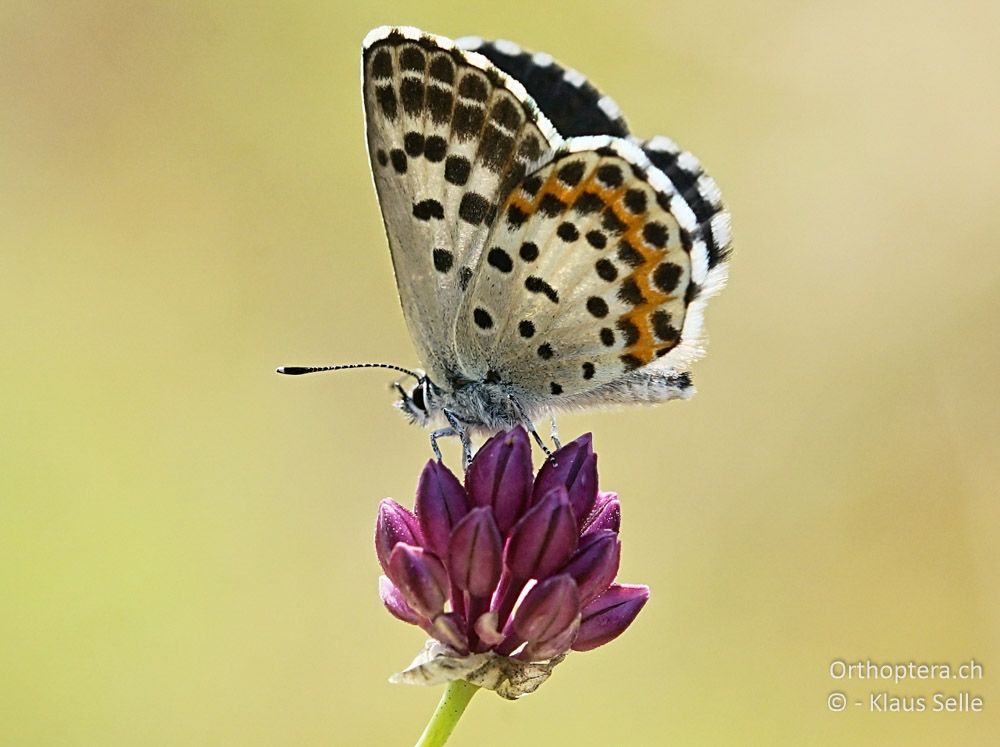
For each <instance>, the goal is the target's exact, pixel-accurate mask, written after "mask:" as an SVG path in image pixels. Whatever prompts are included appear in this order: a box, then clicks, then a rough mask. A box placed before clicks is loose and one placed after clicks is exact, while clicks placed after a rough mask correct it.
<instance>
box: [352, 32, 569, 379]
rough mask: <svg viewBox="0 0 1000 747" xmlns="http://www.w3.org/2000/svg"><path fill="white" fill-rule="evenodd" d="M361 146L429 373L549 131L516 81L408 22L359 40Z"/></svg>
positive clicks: (439, 365) (553, 139) (440, 375)
mask: <svg viewBox="0 0 1000 747" xmlns="http://www.w3.org/2000/svg"><path fill="white" fill-rule="evenodd" d="M362 79H363V90H364V105H365V119H366V128H367V138H368V152H369V157H370V159H371V165H372V173H373V175H374V180H375V187H376V190H377V192H378V197H379V204H380V206H381V209H382V217H383V220H384V222H385V229H386V234H387V236H388V240H389V249H390V252H391V254H392V263H393V269H394V271H395V275H396V285H397V287H398V289H399V297H400V302H401V304H402V307H403V314H404V316H405V318H406V323H407V327H408V328H409V331H410V336H411V337H412V339H413V342H414V345H415V346H416V348H417V352H418V354H419V356H420V358H421V360H422V362H423V364H424V366H425V367H426V368H427V369H428V373H429V374H430V375H431V377H432V378H433V379H435V380H437V381H439V382H442V383H444V382H446V381H448V380H449V379H451V378H452V376H453V374H454V371H455V369H456V359H455V348H454V324H455V317H456V314H457V312H458V308H459V302H460V299H461V297H462V294H463V292H464V291H465V289H466V286H467V284H468V282H469V280H470V278H471V277H472V275H473V268H475V266H476V264H477V261H478V258H479V254H480V252H481V249H482V247H483V245H484V243H485V241H486V237H487V235H488V233H489V231H490V227H491V225H492V224H493V223H494V221H495V219H496V216H497V213H498V209H499V205H500V203H501V201H502V200H503V199H504V198H505V197H506V195H507V194H508V193H509V192H510V190H511V188H512V187H513V186H514V185H515V184H517V183H518V182H519V181H520V180H521V179H522V178H523V177H524V175H525V174H526V173H527V171H528V169H529V166H531V165H533V164H534V163H535V162H536V161H539V160H540V159H542V158H543V157H545V156H547V155H549V154H550V153H551V151H552V149H553V148H554V147H556V146H558V145H559V143H561V138H560V136H559V135H558V133H557V132H556V131H555V129H554V128H553V127H552V125H551V124H550V123H549V122H548V120H547V119H546V118H545V116H544V115H542V114H541V112H539V110H538V108H537V106H536V105H535V104H534V102H533V101H532V100H531V98H530V97H529V96H528V95H527V93H526V92H525V90H524V88H523V87H522V86H521V85H520V84H519V83H517V81H515V80H513V79H511V78H509V77H508V76H507V75H506V74H504V73H503V72H502V71H500V70H498V69H497V68H496V67H495V66H493V65H492V64H491V63H490V62H489V61H488V60H486V59H485V58H484V57H481V56H480V55H477V54H475V53H471V52H465V51H462V50H460V49H458V48H457V47H456V46H455V45H454V43H453V42H452V41H451V40H449V39H445V38H443V37H438V36H432V35H429V34H425V33H423V32H421V31H419V30H417V29H413V28H406V27H404V28H391V27H382V28H378V29H375V30H374V31H372V32H371V33H370V34H369V35H368V36H367V37H366V39H365V42H364V51H363V55H362Z"/></svg>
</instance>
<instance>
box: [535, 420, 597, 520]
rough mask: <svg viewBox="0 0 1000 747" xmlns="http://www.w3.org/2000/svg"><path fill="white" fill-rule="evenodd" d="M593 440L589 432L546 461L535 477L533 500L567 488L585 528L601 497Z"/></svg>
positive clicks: (572, 504) (575, 511) (576, 513)
mask: <svg viewBox="0 0 1000 747" xmlns="http://www.w3.org/2000/svg"><path fill="white" fill-rule="evenodd" d="M592 440H593V437H592V436H591V434H589V433H586V434H584V435H582V436H580V438H578V439H576V440H575V441H573V442H571V443H568V444H566V445H565V446H563V447H562V448H561V449H559V450H558V451H556V452H555V453H554V454H553V455H552V458H551V459H548V460H546V462H545V464H543V465H542V468H541V469H540V470H539V471H538V477H537V478H535V488H534V492H533V498H532V500H533V501H536V502H537V501H539V500H540V499H542V498H543V497H545V495H547V494H548V493H549V491H551V490H552V489H553V488H555V487H556V486H559V485H561V486H563V487H565V488H566V490H567V492H568V493H569V503H570V505H571V506H572V507H573V513H574V514H575V515H576V517H577V519H578V521H579V522H580V523H581V525H582V523H583V520H584V519H585V518H587V516H589V515H590V511H591V509H592V508H593V507H594V501H595V500H596V498H597V455H596V454H595V453H594V448H593V445H592Z"/></svg>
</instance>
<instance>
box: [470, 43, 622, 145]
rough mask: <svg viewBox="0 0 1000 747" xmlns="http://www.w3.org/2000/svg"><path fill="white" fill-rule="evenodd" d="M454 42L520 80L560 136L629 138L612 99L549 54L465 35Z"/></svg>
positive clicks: (619, 111)
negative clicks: (532, 51)
mask: <svg viewBox="0 0 1000 747" xmlns="http://www.w3.org/2000/svg"><path fill="white" fill-rule="evenodd" d="M455 43H456V44H457V45H459V46H460V47H462V48H463V49H468V50H471V51H475V52H478V53H479V54H481V55H483V56H484V57H486V58H487V59H488V60H489V61H490V62H492V63H493V64H494V65H496V66H497V67H498V68H500V69H501V70H503V71H504V72H505V73H507V75H509V76H511V77H512V78H514V80H517V81H519V82H520V83H521V84H522V85H523V86H524V88H525V90H527V92H528V94H529V95H530V96H531V98H533V99H534V100H535V102H536V103H537V104H538V107H539V108H540V109H541V110H542V111H543V112H544V113H545V116H546V117H548V118H549V121H550V122H552V124H553V126H554V127H555V128H556V129H557V130H558V131H559V134H560V135H562V136H563V137H578V136H581V135H612V136H614V137H627V136H628V134H629V130H628V125H627V124H626V123H625V118H624V117H623V116H622V112H621V109H619V108H618V105H617V104H616V103H615V102H614V100H613V99H612V98H611V97H610V96H608V95H607V94H603V93H601V92H600V91H599V90H597V88H595V87H594V86H593V84H591V83H590V82H589V81H588V80H587V79H586V78H585V77H584V76H583V75H582V74H581V73H580V72H578V71H576V70H574V69H573V68H567V67H563V66H562V65H560V64H559V63H558V62H556V61H555V60H554V59H553V58H552V55H549V54H546V53H545V52H536V53H534V54H532V53H531V52H528V51H526V50H524V49H522V48H521V47H520V46H518V45H517V44H515V43H514V42H511V41H506V40H503V39H500V40H496V41H484V40H483V39H481V38H480V37H478V36H467V37H463V38H461V39H457V40H456V41H455Z"/></svg>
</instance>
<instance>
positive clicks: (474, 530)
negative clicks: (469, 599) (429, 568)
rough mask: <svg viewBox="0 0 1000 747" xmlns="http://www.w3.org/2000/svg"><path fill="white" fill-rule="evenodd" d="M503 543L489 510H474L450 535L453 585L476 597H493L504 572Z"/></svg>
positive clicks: (449, 564) (449, 561) (449, 566)
mask: <svg viewBox="0 0 1000 747" xmlns="http://www.w3.org/2000/svg"><path fill="white" fill-rule="evenodd" d="M502 555H503V539H502V538H501V537H500V530H499V529H498V528H497V523H496V521H495V520H494V519H493V511H492V510H490V509H489V508H486V507H482V506H481V507H479V508H474V509H472V510H471V511H470V512H469V513H467V514H466V515H465V517H464V518H463V519H462V520H461V521H459V522H458V524H456V525H455V528H454V529H453V530H452V532H451V542H450V545H449V551H448V570H449V573H450V575H451V579H452V581H453V582H454V583H455V585H456V586H457V587H458V588H459V589H461V590H462V591H466V592H468V593H469V595H470V596H473V597H486V596H490V595H492V594H493V591H494V590H495V589H496V585H497V581H499V580H500V571H501V570H502V566H501V558H502Z"/></svg>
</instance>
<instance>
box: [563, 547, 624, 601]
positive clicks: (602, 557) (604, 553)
mask: <svg viewBox="0 0 1000 747" xmlns="http://www.w3.org/2000/svg"><path fill="white" fill-rule="evenodd" d="M620 560H621V541H620V540H619V539H618V535H617V534H615V533H614V532H612V531H611V530H610V529H601V530H598V531H596V532H591V533H590V534H588V535H585V536H584V538H583V539H582V540H581V542H580V546H579V547H578V548H577V550H576V552H575V553H573V557H571V558H570V559H569V562H568V563H566V565H565V566H563V569H562V572H563V573H568V574H569V575H570V576H572V577H573V580H574V581H576V585H577V586H578V587H579V589H580V604H583V605H586V604H588V603H589V602H591V601H592V600H593V599H596V598H597V597H598V596H600V595H601V594H602V593H603V592H604V591H605V590H606V589H607V588H608V586H610V585H611V582H612V581H614V580H615V575H616V574H617V573H618V563H619V562H620Z"/></svg>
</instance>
